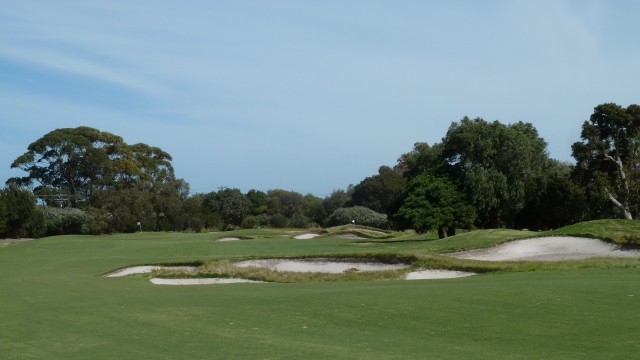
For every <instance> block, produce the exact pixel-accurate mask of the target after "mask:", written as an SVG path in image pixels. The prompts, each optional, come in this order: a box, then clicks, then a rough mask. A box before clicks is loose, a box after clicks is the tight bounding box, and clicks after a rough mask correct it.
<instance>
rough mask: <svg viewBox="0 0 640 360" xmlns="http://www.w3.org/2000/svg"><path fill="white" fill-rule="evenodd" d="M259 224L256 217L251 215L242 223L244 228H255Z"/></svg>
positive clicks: (241, 225)
mask: <svg viewBox="0 0 640 360" xmlns="http://www.w3.org/2000/svg"><path fill="white" fill-rule="evenodd" d="M257 224H258V222H257V221H256V218H255V217H254V216H251V215H250V216H247V217H246V218H244V220H242V224H240V227H242V228H243V229H253V228H255V227H256V225H257Z"/></svg>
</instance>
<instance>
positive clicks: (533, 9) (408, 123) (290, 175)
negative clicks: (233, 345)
mask: <svg viewBox="0 0 640 360" xmlns="http://www.w3.org/2000/svg"><path fill="white" fill-rule="evenodd" d="M638 13H640V1H633V0H629V1H624V0H615V1H588V0H580V1H561V0H537V1H518V0H511V1H494V0H484V1H472V0H468V1H424V0H423V1H410V0H406V1H391V0H388V1H377V0H323V1H305V0H297V1H293V0H291V1H287V0H273V1H269V0H260V1H258V0H255V1H244V0H232V1H222V0H219V1H216V0H211V1H205V0H202V1H198V0H185V1H164V0H136V1H130V0H126V1H120V0H112V1H104V0H99V1H94V0H83V1H75V0H74V1H67V0H57V1H49V0H43V1H38V0H33V1H32V0H15V1H14V0H0V181H2V183H4V181H6V179H8V178H10V177H14V176H24V175H25V173H24V172H22V171H20V170H18V169H11V168H10V166H11V163H12V162H13V160H14V159H16V158H17V157H18V156H20V155H22V154H23V153H24V152H26V150H27V147H28V146H29V144H30V143H32V142H34V141H35V140H37V139H38V138H40V137H42V136H43V135H45V134H46V133H48V132H50V131H52V130H54V129H57V128H69V127H77V126H89V127H93V128H96V129H99V130H102V131H108V132H110V133H113V134H116V135H119V136H121V137H123V138H124V141H125V142H127V143H129V144H134V143H140V142H142V143H146V144H148V145H152V146H157V147H160V148H161V149H163V150H165V151H166V152H168V153H169V154H171V155H172V157H173V162H172V163H173V166H174V168H175V173H176V176H177V177H178V178H182V179H184V180H186V181H187V182H188V183H189V184H190V187H191V192H192V193H199V192H200V193H201V192H209V191H216V190H217V189H218V188H219V187H230V188H239V189H240V190H242V191H243V192H246V191H248V190H250V189H258V190H263V191H266V190H269V189H284V190H291V191H297V192H300V193H302V194H307V193H312V194H314V195H316V196H320V197H325V196H327V195H329V194H330V193H331V192H332V191H333V190H335V189H345V188H346V187H347V186H348V185H350V184H354V185H355V184H357V183H359V182H360V181H361V180H363V179H364V178H365V177H367V176H371V175H375V174H376V173H377V170H378V168H379V167H380V166H381V165H388V166H393V165H394V164H395V163H396V160H397V159H398V157H399V156H400V155H401V154H402V153H405V152H408V151H410V150H411V149H412V147H413V144H414V143H416V142H427V143H429V144H433V143H436V142H440V141H441V140H442V138H443V137H444V136H445V135H446V132H447V129H448V128H449V126H450V125H451V123H452V122H457V121H459V120H460V119H462V118H463V117H464V116H469V117H471V118H475V117H481V118H483V119H485V120H487V121H493V120H499V121H500V122H502V123H505V124H508V123H513V122H517V121H524V122H530V123H532V124H533V125H534V126H535V127H536V129H537V130H538V132H539V134H540V136H541V137H542V138H544V139H545V140H546V141H547V143H548V152H549V154H550V156H551V157H553V158H555V159H558V160H561V161H567V162H571V161H572V157H571V144H573V143H574V142H576V141H578V140H579V139H580V130H581V125H582V123H583V122H584V121H585V120H588V118H589V116H590V114H591V113H592V112H593V108H594V107H595V106H597V105H598V104H602V103H608V102H614V103H617V104H619V105H622V106H625V107H626V106H628V105H630V104H638V103H640V100H639V98H638V96H639V95H640V66H639V64H640V41H638V38H639V37H640V22H639V21H637V14H638Z"/></svg>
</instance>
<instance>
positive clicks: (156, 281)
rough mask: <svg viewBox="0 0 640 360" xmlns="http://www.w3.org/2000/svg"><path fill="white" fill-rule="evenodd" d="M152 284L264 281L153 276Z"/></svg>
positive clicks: (254, 281)
mask: <svg viewBox="0 0 640 360" xmlns="http://www.w3.org/2000/svg"><path fill="white" fill-rule="evenodd" d="M149 281H151V283H152V284H156V285H211V284H237V283H262V282H263V281H256V280H249V279H240V278H200V279H162V278H152V279H151V280H149Z"/></svg>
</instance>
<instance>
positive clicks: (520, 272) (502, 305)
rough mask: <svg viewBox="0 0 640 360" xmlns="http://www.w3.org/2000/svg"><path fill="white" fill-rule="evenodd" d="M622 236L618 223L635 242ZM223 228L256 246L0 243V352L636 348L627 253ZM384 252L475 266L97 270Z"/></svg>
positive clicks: (111, 354)
mask: <svg viewBox="0 0 640 360" xmlns="http://www.w3.org/2000/svg"><path fill="white" fill-rule="evenodd" d="M634 225H635V224H634ZM585 226H586V225H585ZM584 229H585V228H584V227H582V228H580V227H579V228H578V229H575V230H572V229H568V230H567V229H565V230H564V231H565V233H563V234H564V235H574V234H578V233H581V232H582V231H584ZM634 229H635V228H633V227H631V228H630V230H625V231H626V232H627V235H634V236H635V234H636V233H634V231H635V230H634ZM235 234H238V235H242V236H247V237H252V238H255V240H242V241H231V242H219V241H215V239H217V238H219V237H220V235H221V234H220V233H209V234H173V233H143V234H139V233H138V234H123V235H112V236H96V237H86V236H60V237H51V238H44V239H39V240H34V241H29V242H22V243H15V244H10V245H7V246H4V247H1V248H0V274H1V276H0V311H1V314H2V315H1V316H0V328H1V329H2V331H0V357H1V358H2V359H183V358H190V359H247V358H249V359H293V358H309V359H326V358H335V359H425V358H434V359H468V358H474V359H541V358H545V359H594V358H597V359H605V358H612V359H619V358H634V357H636V356H637V353H638V350H640V340H638V337H637V336H636V334H638V333H640V312H638V311H637V309H638V306H639V305H640V286H639V282H638V279H639V276H640V261H638V260H635V259H610V260H607V259H595V260H583V261H575V262H560V263H537V262H533V263H520V262H507V263H493V262H489V263H488V262H477V261H476V262H474V261H467V260H458V259H451V258H448V257H445V256H442V255H440V253H446V252H450V251H458V250H465V249H470V248H477V247H482V246H489V245H492V244H495V243H500V242H504V241H508V240H511V239H515V238H524V237H530V236H532V235H535V234H532V233H529V232H517V231H516V232H514V231H512V230H494V231H482V232H472V233H468V234H461V235H459V236H457V237H455V238H452V239H448V240H435V239H434V238H433V237H432V236H431V235H428V236H425V237H421V236H417V235H415V234H394V236H393V238H391V239H368V240H367V241H368V242H370V244H369V245H354V243H358V242H359V241H361V240H350V239H339V238H332V237H323V238H317V239H309V240H295V239H292V238H291V236H292V233H290V232H283V231H271V230H251V231H240V232H237V233H235ZM224 235H225V236H234V233H231V234H230V233H225V234H224ZM582 235H584V234H582ZM393 240H395V241H393ZM390 255H397V256H408V255H411V256H414V257H415V258H416V263H415V264H414V267H423V266H424V267H452V268H469V269H479V270H481V271H485V272H487V273H486V274H482V275H478V276H475V277H470V278H462V279H451V280H417V281H402V280H396V279H398V278H399V277H400V276H401V275H402V274H401V272H398V273H385V274H382V275H380V276H378V275H375V274H374V275H366V276H364V275H363V274H355V275H352V274H349V275H348V276H353V278H351V279H350V280H352V281H338V280H345V279H323V280H314V279H309V278H305V277H304V276H300V277H298V278H296V279H295V281H296V282H293V283H266V284H233V285H208V286H156V285H152V284H150V283H149V282H148V281H147V278H148V276H146V275H139V276H132V277H126V278H104V277H102V276H101V275H102V274H104V273H105V272H108V271H110V270H113V269H116V268H120V267H125V266H130V265H138V264H168V263H194V262H202V263H205V264H207V266H213V265H214V264H225V263H226V264H227V265H225V266H229V263H230V262H232V261H234V260H237V259H240V258H255V257H298V256H299V257H303V256H349V257H351V256H390ZM359 276H363V277H359ZM369 276H371V277H369ZM309 280H311V282H308V281H309ZM286 281H288V280H286Z"/></svg>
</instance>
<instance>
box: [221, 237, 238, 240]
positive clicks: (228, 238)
mask: <svg viewBox="0 0 640 360" xmlns="http://www.w3.org/2000/svg"><path fill="white" fill-rule="evenodd" d="M238 240H242V239H240V238H237V237H223V238H220V239H218V240H217V241H238Z"/></svg>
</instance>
